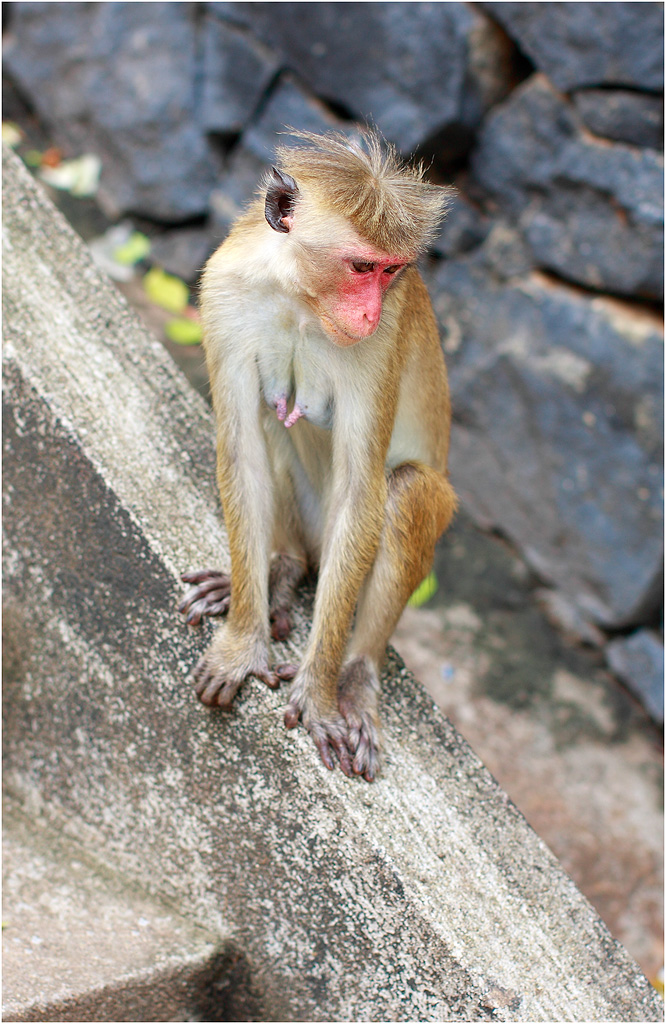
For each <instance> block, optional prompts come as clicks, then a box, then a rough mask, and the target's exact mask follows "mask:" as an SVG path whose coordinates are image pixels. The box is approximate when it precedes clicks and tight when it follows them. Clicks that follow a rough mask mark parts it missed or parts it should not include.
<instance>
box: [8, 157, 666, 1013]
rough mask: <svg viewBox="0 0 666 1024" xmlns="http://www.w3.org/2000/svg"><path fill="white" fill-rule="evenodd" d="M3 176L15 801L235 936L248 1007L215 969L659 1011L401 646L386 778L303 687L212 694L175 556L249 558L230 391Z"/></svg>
mask: <svg viewBox="0 0 666 1024" xmlns="http://www.w3.org/2000/svg"><path fill="white" fill-rule="evenodd" d="M3 188H4V203H3V212H4V218H5V223H4V233H3V240H4V246H5V248H4V259H3V272H4V290H3V302H4V306H3V312H4V316H3V326H4V331H5V373H4V386H5V419H4V424H5V427H4V434H3V439H4V444H5V454H4V463H3V469H4V488H5V490H4V495H5V515H4V520H3V521H4V525H5V532H6V538H5V540H6V543H5V577H4V579H5V585H4V591H3V598H4V602H5V629H4V640H5V677H4V678H5V686H4V696H5V724H4V752H5V771H4V782H5V786H6V787H7V788H8V789H10V790H11V792H12V793H13V795H14V798H15V799H18V800H19V801H20V803H21V804H22V806H23V807H24V808H26V809H27V810H29V811H31V812H32V813H33V815H36V814H39V815H41V816H43V817H46V818H48V819H50V820H51V822H52V823H55V824H56V825H57V826H58V827H59V828H60V829H61V830H64V831H67V832H69V834H70V835H72V836H76V838H77V840H78V842H79V843H82V844H83V846H84V847H85V849H86V851H87V856H88V857H90V858H92V859H93V860H94V861H95V862H96V863H97V864H98V865H99V864H100V863H101V864H102V865H104V870H105V871H106V872H108V871H109V870H111V871H116V870H118V868H120V869H121V870H122V871H123V872H124V873H125V875H126V876H127V877H129V878H132V879H134V880H136V881H138V882H140V883H141V884H142V885H143V886H144V888H145V889H147V890H148V891H149V892H152V893H154V894H156V895H158V896H161V897H166V898H167V899H168V900H169V902H170V904H171V906H172V907H174V908H177V909H178V910H179V911H180V913H181V914H182V915H183V916H186V917H187V918H188V920H189V921H190V923H191V924H192V925H194V924H199V925H202V926H204V927H205V928H206V929H207V930H208V932H209V934H210V933H213V934H214V935H215V934H217V935H220V936H224V937H225V948H226V950H227V952H228V954H229V956H230V958H231V960H232V961H233V960H234V959H235V962H236V965H237V966H238V967H239V969H240V973H241V975H242V978H243V979H244V985H245V988H246V990H247V991H249V994H250V995H251V1000H250V1001H249V1002H248V1001H247V1000H245V1001H244V1003H243V1011H242V1012H243V1013H244V1014H246V1016H245V1017H243V1016H238V1015H237V1014H238V1009H237V1006H238V1004H237V1003H236V1004H235V1003H234V1001H233V992H232V993H231V1001H229V991H228V988H227V989H225V988H224V987H223V988H221V989H218V990H215V989H212V995H215V998H216V1000H217V1005H216V1006H215V1007H211V1006H209V1009H208V1012H209V1014H211V1011H212V1010H213V1009H214V1010H215V1013H216V1014H217V1019H220V1018H222V1019H224V1016H223V1015H224V1014H226V1015H227V1016H228V1018H229V1019H234V1020H236V1019H252V1020H375V1019H378V1020H396V1021H399V1020H464V1021H470V1020H507V1021H521V1020H525V1021H528V1020H529V1021H535V1020H537V1021H539V1020H541V1021H549V1020H559V1019H565V1018H566V1019H567V1020H574V1021H575V1020H580V1021H589V1020H593V1021H602V1020H603V1021H605V1020H617V1021H623V1020H654V1021H656V1020H660V1019H661V1015H662V1010H663V1007H662V1005H661V1002H660V1000H659V998H658V996H657V995H656V993H655V992H654V990H652V989H651V987H650V986H649V984H648V982H647V981H646V980H645V978H643V977H642V976H641V974H640V972H639V971H638V969H637V968H636V966H635V964H633V963H632V961H631V960H630V959H629V957H628V956H627V954H626V953H625V952H624V951H623V950H622V949H621V948H620V947H619V946H618V945H617V944H616V943H615V942H614V941H613V939H612V938H611V936H610V935H609V933H608V931H607V930H606V928H605V927H604V925H603V924H602V922H601V921H600V920H599V918H598V917H597V916H596V914H595V912H594V911H593V910H592V908H591V907H590V906H589V904H588V903H587V902H586V901H585V900H584V899H583V898H582V897H581V895H580V894H579V893H578V891H577V890H576V888H575V887H574V885H573V883H572V882H571V880H570V879H569V878H567V877H566V875H565V874H564V873H563V872H562V870H561V868H560V867H559V866H558V865H557V863H556V862H555V860H554V858H553V857H552V855H551V854H550V853H549V852H548V850H547V849H546V848H545V846H544V845H543V843H541V842H540V840H539V839H538V838H537V837H536V835H535V834H534V833H533V832H532V831H531V830H530V829H529V828H528V826H527V825H526V823H525V821H524V820H523V819H522V817H521V816H520V814H519V813H518V812H517V811H516V809H515V808H514V807H513V806H512V805H511V803H510V801H509V800H508V799H507V797H506V796H505V794H503V793H502V792H501V791H500V789H499V787H498V786H497V784H496V783H495V781H494V780H493V779H492V777H491V776H490V775H489V773H488V772H487V771H486V770H485V769H484V767H483V765H482V764H481V763H480V761H479V760H478V758H477V757H476V756H475V755H474V754H473V753H472V751H471V750H470V749H469V747H468V746H467V745H466V743H465V741H464V740H463V739H462V738H461V737H460V736H459V735H458V734H457V733H456V732H455V730H454V729H453V728H452V726H451V725H450V723H449V722H448V721H447V720H446V719H445V718H444V717H443V716H442V715H441V714H440V713H439V712H438V711H437V710H436V709H435V708H433V705H432V702H431V701H430V700H428V699H426V696H425V694H424V692H423V690H422V689H421V688H420V687H419V685H418V684H417V683H416V682H415V681H414V680H413V679H412V678H411V677H410V676H409V674H408V673H407V672H406V671H405V670H404V667H403V666H402V665H401V663H400V661H399V659H397V658H396V656H395V655H392V656H391V659H390V663H389V667H388V671H387V672H386V673H385V676H384V690H383V693H384V696H383V700H382V711H383V716H384V721H385V731H386V758H385V764H384V769H383V773H382V776H381V778H379V779H378V780H377V782H376V783H374V784H373V785H372V786H371V787H370V786H368V785H367V784H366V783H364V782H362V780H356V781H355V782H354V781H352V782H350V781H349V780H347V779H345V778H344V777H343V776H342V774H341V773H340V772H329V771H327V770H326V769H325V768H324V766H323V765H322V764H321V763H320V762H319V761H318V759H317V757H316V754H315V752H314V750H313V748H312V744H311V742H310V740H309V738H308V737H307V736H306V735H305V733H304V731H303V730H300V729H299V730H297V731H295V732H294V733H289V734H288V733H286V732H285V730H284V727H283V725H282V714H281V711H282V707H281V706H282V705H283V702H284V699H285V698H284V694H280V693H276V692H272V691H271V692H269V691H267V690H266V688H265V687H263V686H261V685H260V684H258V683H257V684H254V683H250V684H249V685H248V686H247V687H245V688H244V690H243V692H242V693H241V695H240V696H239V699H238V700H237V703H236V706H235V709H234V710H233V712H232V713H230V714H225V713H221V712H214V713H212V714H211V713H210V712H209V711H208V710H207V709H205V708H203V707H202V706H201V705H198V704H197V702H196V700H195V699H194V697H193V695H192V692H191V688H190V686H189V685H188V684H187V683H186V675H187V672H188V669H189V668H190V667H191V665H192V664H193V663H194V661H195V659H196V657H197V655H198V653H199V652H200V651H201V649H202V647H203V646H204V644H205V643H206V642H207V640H208V634H209V630H206V631H205V634H204V636H202V637H195V636H193V635H191V634H190V633H188V631H187V630H186V628H185V627H184V625H183V624H182V622H179V621H177V615H176V613H175V610H174V605H175V603H176V600H177V597H178V594H179V591H180V589H181V588H180V585H179V583H178V571H179V570H180V569H182V568H183V567H187V566H189V565H192V564H195V565H196V564H201V563H204V564H205V563H212V564H223V565H224V564H227V554H226V551H227V549H226V540H225V535H224V531H223V529H222V526H221V523H220V520H219V517H218V515H217V507H216V499H215V484H214V443H213V424H212V417H211V414H210V411H209V410H208V409H207V407H206V406H205V404H204V402H203V400H202V399H200V398H199V397H198V396H197V395H196V394H195V393H194V392H192V391H191V390H190V389H189V388H188V386H187V385H186V383H185V381H184V379H183V378H182V377H181V376H180V375H179V373H178V371H177V370H176V369H175V367H174V366H173V365H171V364H170V362H169V359H168V357H167V356H166V354H165V353H164V352H163V351H162V350H161V349H160V346H159V344H158V343H157V342H156V341H154V340H152V339H150V338H149V337H148V336H147V335H146V334H145V333H144V331H143V329H142V328H141V326H140V325H139V323H138V321H137V319H136V317H135V316H134V315H133V314H132V313H131V312H130V311H129V309H128V308H127V307H126V306H125V304H124V302H123V301H122V300H121V298H120V297H119V295H118V294H117V292H116V291H115V289H114V288H113V287H112V286H111V285H110V284H109V282H107V281H105V280H104V279H103V278H102V277H101V276H100V274H99V272H98V271H97V270H96V269H95V267H94V265H93V263H92V260H91V259H90V256H89V254H88V253H87V252H86V250H85V249H84V247H83V246H82V245H81V243H80V242H79V241H78V240H77V239H76V238H75V236H74V235H73V233H72V232H71V230H70V229H69V228H68V227H67V225H66V224H65V223H64V221H62V220H61V219H60V218H59V217H58V216H57V215H56V214H55V212H54V210H53V209H52V207H51V206H50V204H49V203H48V201H46V200H45V198H44V196H43V195H42V194H41V193H40V192H39V191H38V190H37V188H36V187H35V185H34V184H33V182H32V181H31V179H30V178H29V176H28V174H27V173H26V172H25V170H24V169H23V168H22V167H20V166H19V165H18V162H17V160H16V159H15V158H12V157H11V156H10V157H8V158H7V161H6V164H5V168H4V175H3ZM307 624H308V618H307V614H306V611H305V608H304V607H303V605H300V606H299V608H298V609H297V612H296V632H295V635H294V637H293V639H292V640H290V641H289V647H287V648H284V647H282V648H281V649H279V650H276V652H275V654H276V657H277V658H280V657H282V658H284V657H285V655H287V656H289V657H290V658H294V657H296V658H297V657H298V656H299V652H300V651H301V649H302V644H303V639H304V636H305V632H306V630H307ZM118 938H119V942H121V941H122V934H120V935H119V937H118ZM216 992H217V994H216ZM235 1007H236V1015H234V1016H231V1014H232V1013H233V1012H234V1008H235ZM250 1014H251V1015H250ZM58 1019H60V1018H58ZM76 1019H82V1018H80V1017H77V1018H76ZM130 1019H136V1017H131V1018H130ZM205 1019H207V1020H210V1019H212V1020H214V1019H216V1016H214V1015H209V1016H206V1017H205Z"/></svg>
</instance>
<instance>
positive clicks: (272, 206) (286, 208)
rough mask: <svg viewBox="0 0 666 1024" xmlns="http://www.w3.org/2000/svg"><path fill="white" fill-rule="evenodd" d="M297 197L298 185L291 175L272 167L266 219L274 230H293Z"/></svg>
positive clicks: (267, 192) (267, 189) (268, 187)
mask: <svg viewBox="0 0 666 1024" xmlns="http://www.w3.org/2000/svg"><path fill="white" fill-rule="evenodd" d="M297 197H298V185H297V184H296V182H295V181H294V179H293V178H292V177H291V175H289V174H285V173H284V172H283V171H278V169H277V167H271V171H270V177H269V179H268V185H267V188H266V220H267V221H268V223H269V224H270V226H271V227H272V228H273V230H274V231H282V232H284V233H285V234H286V233H287V232H288V231H291V227H292V224H293V223H294V207H295V206H296V199H297Z"/></svg>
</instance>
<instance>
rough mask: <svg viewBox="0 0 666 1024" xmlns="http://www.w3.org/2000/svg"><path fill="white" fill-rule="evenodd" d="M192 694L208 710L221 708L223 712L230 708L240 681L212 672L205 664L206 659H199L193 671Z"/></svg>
mask: <svg viewBox="0 0 666 1024" xmlns="http://www.w3.org/2000/svg"><path fill="white" fill-rule="evenodd" d="M194 679H195V685H194V692H195V693H196V695H197V697H198V698H199V700H200V701H201V703H202V704H205V705H206V707H209V708H223V709H224V710H225V711H226V710H228V709H229V708H230V707H231V702H232V701H233V699H234V697H235V696H236V693H237V692H238V689H239V687H240V685H241V683H242V680H238V679H229V678H227V677H225V676H221V675H220V674H219V673H217V672H214V671H213V670H212V669H211V668H210V667H209V666H208V663H207V660H206V657H205V655H204V657H203V658H202V659H201V661H200V662H199V664H198V665H197V666H196V668H195V670H194Z"/></svg>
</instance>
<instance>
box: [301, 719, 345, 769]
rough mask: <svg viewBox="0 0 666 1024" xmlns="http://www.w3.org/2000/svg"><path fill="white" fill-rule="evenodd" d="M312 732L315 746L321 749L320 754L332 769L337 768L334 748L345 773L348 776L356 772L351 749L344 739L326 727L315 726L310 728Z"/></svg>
mask: <svg viewBox="0 0 666 1024" xmlns="http://www.w3.org/2000/svg"><path fill="white" fill-rule="evenodd" d="M310 734H311V736H312V739H313V740H314V743H315V746H316V748H317V750H318V751H319V756H320V757H321V759H322V761H323V762H324V764H325V765H326V767H327V768H329V769H330V770H331V771H332V770H333V769H334V768H335V761H334V760H333V755H332V753H331V750H334V751H335V753H336V754H337V758H338V761H339V762H340V768H341V769H342V771H343V773H344V774H345V775H346V776H347V777H348V778H351V776H352V775H353V774H354V773H353V771H352V765H351V758H350V756H349V750H348V749H347V744H346V743H345V741H344V739H343V738H342V737H340V736H337V735H336V734H335V732H333V731H331V732H328V731H327V730H325V729H321V728H318V727H316V726H315V727H314V728H312V729H310Z"/></svg>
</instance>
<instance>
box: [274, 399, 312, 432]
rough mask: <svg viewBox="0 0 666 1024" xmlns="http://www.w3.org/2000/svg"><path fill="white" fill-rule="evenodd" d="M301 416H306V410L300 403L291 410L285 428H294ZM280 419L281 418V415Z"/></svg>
mask: <svg viewBox="0 0 666 1024" xmlns="http://www.w3.org/2000/svg"><path fill="white" fill-rule="evenodd" d="M301 416H305V409H301V407H300V405H299V404H298V402H296V403H295V405H294V408H293V409H292V410H291V412H290V413H289V415H288V416H287V418H286V420H285V421H284V425H285V427H293V425H294V423H296V421H297V420H300V418H301ZM278 417H280V414H279V413H278ZM280 418H281V417H280Z"/></svg>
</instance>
